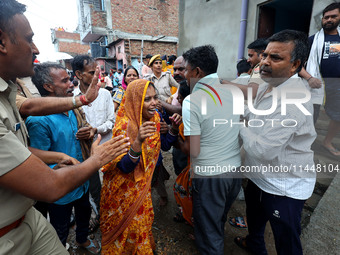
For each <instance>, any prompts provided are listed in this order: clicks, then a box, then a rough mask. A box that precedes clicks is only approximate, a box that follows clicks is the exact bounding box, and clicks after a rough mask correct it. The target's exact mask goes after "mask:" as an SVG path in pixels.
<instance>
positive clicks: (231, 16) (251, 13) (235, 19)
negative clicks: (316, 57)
mask: <svg viewBox="0 0 340 255" xmlns="http://www.w3.org/2000/svg"><path fill="white" fill-rule="evenodd" d="M264 2H268V1H264V0H249V3H248V20H247V30H246V41H245V50H244V57H247V45H248V44H249V43H251V42H253V41H254V40H255V39H256V37H257V25H258V20H257V19H258V5H259V4H261V3H264ZM332 2H335V1H334V0H322V1H320V0H314V6H313V11H312V18H311V24H310V35H312V34H314V33H315V32H316V31H317V30H319V29H320V21H321V20H320V19H318V21H317V22H316V21H315V16H316V17H317V18H319V15H318V14H320V13H321V12H322V10H323V9H324V8H325V7H326V6H327V5H328V4H330V3H332ZM241 5H242V0H210V1H208V2H207V1H206V0H180V5H179V27H180V29H179V47H178V56H179V55H181V54H182V53H183V52H184V51H186V50H188V49H190V48H191V47H196V46H201V45H204V44H211V45H213V46H214V47H215V49H216V52H217V55H218V57H219V67H218V75H219V76H220V77H221V78H226V79H233V78H235V76H236V63H237V52H238V44H239V32H240V20H241V7H242V6H241ZM287 18H289V14H287Z"/></svg>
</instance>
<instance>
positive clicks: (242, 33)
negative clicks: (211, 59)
mask: <svg viewBox="0 0 340 255" xmlns="http://www.w3.org/2000/svg"><path fill="white" fill-rule="evenodd" d="M248 1H249V0H242V9H241V21H240V24H241V25H240V37H239V44H238V53H237V59H238V61H239V60H241V59H242V58H243V57H244V55H243V53H244V46H245V43H246V30H247V18H248Z"/></svg>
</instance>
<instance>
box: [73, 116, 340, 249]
mask: <svg viewBox="0 0 340 255" xmlns="http://www.w3.org/2000/svg"><path fill="white" fill-rule="evenodd" d="M327 126H328V118H327V116H326V115H325V114H324V111H323V110H322V112H321V115H320V118H319V120H318V123H317V125H316V128H317V132H318V137H317V139H316V142H315V143H314V145H313V149H314V151H315V162H316V163H320V164H322V165H329V164H332V165H333V166H336V165H338V166H339V164H340V163H339V159H338V158H336V157H333V156H331V155H330V154H329V153H328V152H327V151H326V150H324V149H323V148H322V146H321V142H322V140H323V138H324V136H325V134H326V131H327ZM334 143H335V144H336V146H337V147H338V148H340V136H339V135H338V136H337V138H336V139H335V140H334ZM163 156H164V165H165V166H166V168H167V169H168V170H169V172H170V173H171V177H170V180H169V181H167V183H166V186H167V190H168V194H169V198H170V199H169V203H168V205H167V206H165V207H160V206H159V201H158V196H157V194H156V192H154V191H153V193H152V197H153V202H154V211H155V221H154V224H153V233H154V236H155V241H156V245H157V246H156V247H157V253H158V254H167V255H177V254H183V255H185V254H188V255H195V254H198V251H197V249H196V247H195V244H194V241H192V240H191V239H190V238H189V234H191V233H193V230H192V227H190V226H188V225H186V224H184V223H176V222H174V221H173V216H174V215H175V213H176V212H177V206H176V204H175V199H174V197H173V195H172V194H173V193H172V185H173V183H174V181H175V178H176V176H175V174H174V173H173V168H172V163H171V154H170V153H164V154H163ZM333 178H334V173H333V174H330V175H327V176H325V175H321V174H319V175H318V179H317V184H316V187H315V190H314V193H313V195H312V197H311V198H310V199H308V200H307V202H306V204H305V208H304V210H303V213H302V227H303V228H306V226H307V225H308V223H309V221H310V218H311V215H313V212H314V210H315V208H316V207H317V205H318V203H319V201H320V199H321V198H322V196H323V194H324V193H325V191H326V190H327V188H328V186H329V185H330V183H331V182H332V180H333ZM337 190H339V189H337ZM332 192H335V191H332ZM328 196H330V197H333V199H334V201H339V203H340V199H339V193H335V194H329V195H328ZM330 203H332V201H329V200H328V203H327V204H330ZM323 204H325V203H323ZM329 206H332V205H329ZM337 206H339V204H337ZM244 214H245V203H244V201H236V202H235V203H234V204H233V206H232V208H231V209H230V211H229V215H228V216H230V217H233V216H239V215H244ZM338 216H339V212H338V214H337V217H338ZM316 220H317V219H316ZM316 220H314V219H313V217H312V222H315V221H316ZM322 220H323V221H325V222H327V223H328V224H333V223H334V224H339V219H338V220H337V221H335V222H334V221H333V220H334V219H333V217H332V215H329V217H327V218H325V219H324V218H323V219H322ZM337 226H339V225H337ZM338 229H340V226H339V228H338ZM320 231H321V230H320ZM225 233H226V235H225V254H230V255H244V254H248V253H247V252H245V251H243V250H241V249H240V248H239V247H237V246H236V245H235V244H234V242H233V239H234V237H236V236H239V235H240V236H243V235H246V233H247V230H243V229H242V230H240V229H236V228H233V227H231V226H230V225H229V224H226V225H225ZM310 233H312V234H313V233H314V234H315V236H316V237H315V238H319V235H318V232H317V231H314V232H310ZM336 235H339V231H338V232H336ZM92 237H95V238H98V239H99V238H100V233H99V231H97V232H96V233H95V235H94V236H92ZM320 238H321V237H320ZM320 238H319V239H320ZM322 238H323V239H324V240H325V239H327V240H333V239H334V240H335V241H333V242H334V243H338V244H339V239H340V237H339V236H336V237H334V230H333V229H331V228H329V229H322ZM322 238H321V239H320V240H323V239H322ZM332 238H333V239H332ZM72 240H74V230H73V229H71V234H70V238H69V241H70V243H71V249H70V254H78V255H80V254H90V253H89V252H86V251H85V250H84V249H81V248H78V249H77V248H76V246H74V243H73V241H72ZM265 240H266V245H267V249H268V254H270V255H272V254H276V252H275V246H274V239H273V234H272V232H271V230H270V226H269V224H268V225H267V228H266V233H265ZM321 243H322V241H321ZM306 249H308V253H305V254H307V255H310V254H321V253H323V254H329V255H334V254H340V253H337V251H334V252H332V251H330V252H324V251H325V250H324V248H323V247H322V246H320V244H319V245H317V244H314V243H311V242H309V243H308V247H306ZM311 251H313V253H312V252H311Z"/></svg>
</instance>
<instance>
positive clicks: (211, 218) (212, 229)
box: [192, 173, 242, 255]
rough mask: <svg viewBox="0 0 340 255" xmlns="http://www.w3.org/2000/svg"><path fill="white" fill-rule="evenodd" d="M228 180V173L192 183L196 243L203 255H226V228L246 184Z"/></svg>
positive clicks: (238, 180) (237, 180) (195, 180)
mask: <svg viewBox="0 0 340 255" xmlns="http://www.w3.org/2000/svg"><path fill="white" fill-rule="evenodd" d="M228 177H229V176H228V173H227V174H221V175H218V176H216V178H197V175H196V177H195V178H193V179H192V189H193V191H192V192H193V217H194V232H195V242H196V245H197V247H198V249H199V251H200V254H207V255H211V254H214V255H222V254H224V225H225V223H226V220H227V214H228V211H229V209H230V207H231V205H232V203H233V202H234V200H235V198H236V197H237V194H238V193H239V191H240V188H241V182H242V179H236V178H228Z"/></svg>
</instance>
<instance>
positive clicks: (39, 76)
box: [32, 63, 66, 97]
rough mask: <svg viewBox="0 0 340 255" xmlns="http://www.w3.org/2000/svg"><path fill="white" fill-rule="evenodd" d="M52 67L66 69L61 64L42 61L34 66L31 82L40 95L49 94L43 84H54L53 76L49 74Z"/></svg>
mask: <svg viewBox="0 0 340 255" xmlns="http://www.w3.org/2000/svg"><path fill="white" fill-rule="evenodd" d="M52 69H63V70H66V69H65V68H64V67H63V66H61V65H59V64H56V63H44V64H40V65H36V66H35V67H34V75H33V76H32V82H33V84H34V85H35V86H36V87H37V89H38V90H39V93H40V95H41V96H42V97H45V96H48V95H49V94H50V92H49V91H47V90H46V89H45V88H44V84H52V85H54V83H53V78H52V76H51V70H52Z"/></svg>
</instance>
